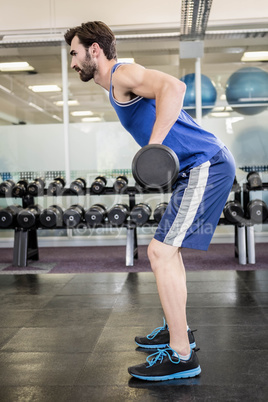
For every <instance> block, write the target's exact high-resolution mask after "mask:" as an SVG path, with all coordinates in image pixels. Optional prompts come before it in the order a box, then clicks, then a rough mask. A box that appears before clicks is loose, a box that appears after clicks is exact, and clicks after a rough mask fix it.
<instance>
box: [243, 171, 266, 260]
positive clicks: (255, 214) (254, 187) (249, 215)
mask: <svg viewBox="0 0 268 402" xmlns="http://www.w3.org/2000/svg"><path fill="white" fill-rule="evenodd" d="M267 190H268V183H263V182H262V179H261V177H260V175H259V172H258V171H251V172H249V173H248V175H247V182H246V183H244V184H243V206H244V218H245V222H246V224H245V226H246V244H247V262H248V263H249V264H255V235H254V225H259V224H267V223H268V206H267V204H266V203H265V202H264V201H263V200H262V199H260V198H255V196H254V195H255V194H256V192H264V191H267Z"/></svg>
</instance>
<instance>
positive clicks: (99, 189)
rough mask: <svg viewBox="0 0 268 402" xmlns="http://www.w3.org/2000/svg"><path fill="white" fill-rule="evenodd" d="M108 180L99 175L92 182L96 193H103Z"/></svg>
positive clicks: (93, 191)
mask: <svg viewBox="0 0 268 402" xmlns="http://www.w3.org/2000/svg"><path fill="white" fill-rule="evenodd" d="M106 184H107V180H106V178H105V177H104V176H97V177H96V179H95V180H94V181H93V183H92V184H91V191H92V193H94V194H102V193H103V192H104V190H105V187H106Z"/></svg>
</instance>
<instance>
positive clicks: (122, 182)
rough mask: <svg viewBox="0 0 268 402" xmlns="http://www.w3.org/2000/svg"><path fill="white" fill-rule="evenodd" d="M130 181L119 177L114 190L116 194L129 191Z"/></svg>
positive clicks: (124, 177)
mask: <svg viewBox="0 0 268 402" xmlns="http://www.w3.org/2000/svg"><path fill="white" fill-rule="evenodd" d="M127 185H128V179H127V177H126V176H118V177H117V178H116V179H115V182H114V185H113V188H114V191H115V192H116V193H123V192H124V191H125V190H126V189H127Z"/></svg>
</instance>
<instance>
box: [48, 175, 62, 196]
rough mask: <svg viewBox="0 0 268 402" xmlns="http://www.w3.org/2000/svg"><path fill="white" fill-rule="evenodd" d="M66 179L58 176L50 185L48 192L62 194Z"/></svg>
mask: <svg viewBox="0 0 268 402" xmlns="http://www.w3.org/2000/svg"><path fill="white" fill-rule="evenodd" d="M65 184H66V183H65V180H64V178H63V177H56V178H55V179H54V180H53V181H52V182H51V183H50V184H49V185H48V189H47V193H48V194H50V195H60V194H62V192H63V189H64V187H65Z"/></svg>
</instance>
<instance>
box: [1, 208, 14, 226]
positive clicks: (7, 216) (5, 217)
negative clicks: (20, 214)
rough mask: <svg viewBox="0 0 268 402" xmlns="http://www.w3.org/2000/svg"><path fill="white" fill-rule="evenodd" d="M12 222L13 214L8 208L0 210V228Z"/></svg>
mask: <svg viewBox="0 0 268 402" xmlns="http://www.w3.org/2000/svg"><path fill="white" fill-rule="evenodd" d="M12 222H13V215H12V213H10V212H9V211H8V210H2V211H0V228H1V229H2V228H3V229H5V228H8V227H9V226H10V225H11V224H12Z"/></svg>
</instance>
